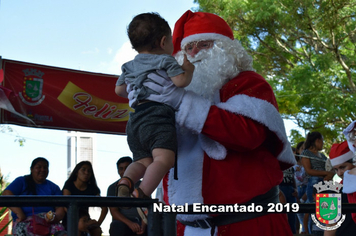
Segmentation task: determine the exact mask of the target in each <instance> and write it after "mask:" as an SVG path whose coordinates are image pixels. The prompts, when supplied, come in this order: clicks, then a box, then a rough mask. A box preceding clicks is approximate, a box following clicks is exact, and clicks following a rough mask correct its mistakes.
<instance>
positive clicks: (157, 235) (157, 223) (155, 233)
mask: <svg viewBox="0 0 356 236" xmlns="http://www.w3.org/2000/svg"><path fill="white" fill-rule="evenodd" d="M147 220H148V225H147V236H161V235H162V224H161V217H160V214H159V213H158V212H153V204H151V205H150V206H149V207H148V215H147Z"/></svg>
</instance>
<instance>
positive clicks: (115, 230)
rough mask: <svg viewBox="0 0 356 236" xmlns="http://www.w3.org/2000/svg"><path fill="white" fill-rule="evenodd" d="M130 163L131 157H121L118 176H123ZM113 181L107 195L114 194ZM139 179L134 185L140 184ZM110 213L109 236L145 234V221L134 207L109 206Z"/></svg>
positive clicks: (118, 163)
mask: <svg viewBox="0 0 356 236" xmlns="http://www.w3.org/2000/svg"><path fill="white" fill-rule="evenodd" d="M131 163H132V159H131V157H128V156H125V157H121V158H120V159H119V160H118V161H117V163H116V167H117V172H118V173H119V176H120V178H122V176H124V173H125V170H126V169H127V167H128V166H129V165H130V164H131ZM118 182H119V181H118V180H117V181H115V182H114V183H112V184H111V185H110V186H109V187H108V191H107V196H108V197H109V196H116V188H117V183H118ZM140 182H141V181H138V182H137V183H136V184H135V187H138V186H139V185H140ZM109 209H110V213H111V215H112V222H111V224H110V229H109V233H110V236H116V235H120V236H132V235H146V234H147V233H146V223H145V222H144V221H142V220H141V218H140V215H139V214H138V210H140V209H137V208H135V207H132V208H129V209H125V208H120V207H110V208H109Z"/></svg>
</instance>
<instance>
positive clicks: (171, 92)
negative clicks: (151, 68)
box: [144, 71, 185, 110]
mask: <svg viewBox="0 0 356 236" xmlns="http://www.w3.org/2000/svg"><path fill="white" fill-rule="evenodd" d="M147 77H148V78H149V79H151V80H152V81H154V82H151V81H147V82H144V86H146V87H147V88H150V89H152V90H153V91H155V92H156V93H158V94H151V95H150V96H149V97H148V98H147V100H150V101H155V102H159V103H163V104H166V105H169V106H171V107H173V108H174V109H175V110H178V108H179V106H180V104H181V102H182V99H183V96H184V94H185V90H184V89H183V88H178V87H177V86H175V85H174V84H173V82H172V81H171V80H170V78H169V77H168V76H167V74H166V73H165V72H164V71H157V73H151V74H149V75H148V76H147Z"/></svg>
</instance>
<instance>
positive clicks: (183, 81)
mask: <svg viewBox="0 0 356 236" xmlns="http://www.w3.org/2000/svg"><path fill="white" fill-rule="evenodd" d="M182 69H183V70H184V73H183V74H180V75H177V76H174V77H171V79H172V82H173V84H174V85H175V86H177V87H179V88H184V87H187V86H188V85H189V84H190V82H191V81H192V78H193V72H194V69H195V66H194V65H193V64H192V63H190V61H188V59H187V55H185V54H184V61H183V65H182Z"/></svg>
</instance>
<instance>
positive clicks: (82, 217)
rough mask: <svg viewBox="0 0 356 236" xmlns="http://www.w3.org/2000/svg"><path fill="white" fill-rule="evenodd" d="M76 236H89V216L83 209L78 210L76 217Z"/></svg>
mask: <svg viewBox="0 0 356 236" xmlns="http://www.w3.org/2000/svg"><path fill="white" fill-rule="evenodd" d="M78 218H79V220H78V236H90V234H89V229H88V228H89V221H90V215H89V213H88V211H86V210H85V209H79V215H78Z"/></svg>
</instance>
